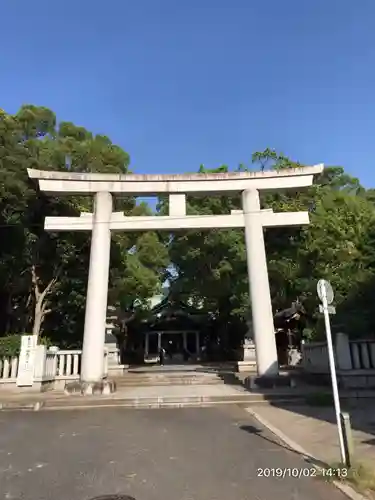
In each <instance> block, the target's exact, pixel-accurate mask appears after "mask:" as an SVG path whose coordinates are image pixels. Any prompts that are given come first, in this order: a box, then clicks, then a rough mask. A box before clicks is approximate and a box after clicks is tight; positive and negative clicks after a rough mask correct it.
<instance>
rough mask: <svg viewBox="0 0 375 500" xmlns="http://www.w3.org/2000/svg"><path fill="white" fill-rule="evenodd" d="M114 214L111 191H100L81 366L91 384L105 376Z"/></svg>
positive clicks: (95, 221) (97, 198) (93, 233)
mask: <svg viewBox="0 0 375 500" xmlns="http://www.w3.org/2000/svg"><path fill="white" fill-rule="evenodd" d="M111 214H112V195H111V193H107V192H100V193H96V196H95V207H94V217H93V228H92V234H91V251H90V267H89V278H88V285H87V297H86V314H85V328H84V334H83V347H82V368H81V381H82V382H88V383H90V382H99V381H101V380H102V379H103V375H104V342H105V330H106V322H107V321H106V320H107V298H108V297H107V296H108V277H109V276H108V275H109V259H110V251H111V231H110V224H109V223H110V219H111Z"/></svg>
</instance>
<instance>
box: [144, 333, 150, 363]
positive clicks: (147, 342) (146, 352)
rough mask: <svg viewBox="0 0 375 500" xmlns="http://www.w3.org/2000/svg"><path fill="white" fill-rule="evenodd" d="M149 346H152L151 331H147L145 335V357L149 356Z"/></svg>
mask: <svg viewBox="0 0 375 500" xmlns="http://www.w3.org/2000/svg"><path fill="white" fill-rule="evenodd" d="M149 346H150V339H149V333H148V332H146V335H145V358H148V355H149V350H150V347H149Z"/></svg>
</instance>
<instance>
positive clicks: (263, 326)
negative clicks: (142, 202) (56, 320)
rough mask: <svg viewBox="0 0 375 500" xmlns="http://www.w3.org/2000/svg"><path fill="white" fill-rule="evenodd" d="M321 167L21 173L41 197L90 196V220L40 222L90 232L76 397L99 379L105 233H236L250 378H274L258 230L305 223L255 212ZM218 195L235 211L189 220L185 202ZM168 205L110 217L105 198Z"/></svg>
mask: <svg viewBox="0 0 375 500" xmlns="http://www.w3.org/2000/svg"><path fill="white" fill-rule="evenodd" d="M322 171H323V165H317V166H315V167H303V168H295V169H283V170H277V171H275V170H272V171H263V172H235V173H216V174H179V175H133V174H91V173H75V172H49V171H44V170H33V169H28V175H29V177H30V178H32V179H37V180H38V182H39V188H40V190H41V191H44V192H47V193H54V194H57V195H61V194H65V195H69V194H70V195H85V194H86V195H92V196H94V197H95V204H94V213H81V216H80V217H46V219H45V229H46V230H47V231H53V232H56V231H91V232H92V236H91V253H90V268H89V279H88V287H87V299H86V314H85V326H84V334H83V347H82V369H81V382H82V388H83V389H82V390H84V391H87V392H90V391H92V387H93V386H94V385H95V384H96V383H98V382H102V380H103V377H104V341H105V328H106V317H107V295H108V276H109V259H110V247H111V231H130V232H134V231H147V230H164V231H170V232H172V231H179V230H186V229H190V230H191V229H192V230H194V229H199V230H200V231H201V230H204V229H210V228H226V229H230V228H244V229H245V242H246V256H247V268H248V278H249V292H250V293H249V295H250V299H251V311H252V325H253V338H254V342H255V351H256V362H257V370H258V375H260V376H274V375H277V374H278V373H279V365H278V358H277V350H276V341H275V334H274V324H273V312H272V304H271V295H270V287H269V282H268V271H267V259H266V251H265V245H264V235H263V230H264V228H270V229H271V228H272V227H277V226H278V227H280V226H300V225H304V224H309V214H308V211H299V212H280V213H274V212H273V210H272V209H262V208H261V204H260V197H259V192H260V191H262V190H268V191H270V190H285V189H299V188H302V187H305V186H310V185H312V183H313V178H314V175H317V174H320V173H321V172H322ZM205 193H209V194H210V196H215V195H219V196H224V195H225V194H231V195H233V194H235V193H241V196H242V210H232V211H231V213H227V214H218V215H195V214H194V215H189V214H187V213H186V195H205ZM116 194H120V195H121V196H124V195H125V196H126V195H127V196H159V195H164V196H168V198H169V215H167V216H146V217H137V216H135V217H126V216H125V215H124V214H123V213H122V212H113V196H115V195H116Z"/></svg>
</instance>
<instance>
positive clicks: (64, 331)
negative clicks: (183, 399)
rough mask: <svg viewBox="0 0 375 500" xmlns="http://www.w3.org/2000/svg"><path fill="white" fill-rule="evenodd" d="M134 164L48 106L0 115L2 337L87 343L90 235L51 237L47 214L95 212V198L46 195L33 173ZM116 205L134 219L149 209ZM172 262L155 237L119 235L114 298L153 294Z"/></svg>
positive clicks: (128, 202) (123, 202) (130, 202)
mask: <svg viewBox="0 0 375 500" xmlns="http://www.w3.org/2000/svg"><path fill="white" fill-rule="evenodd" d="M129 162H130V159H129V155H128V154H127V153H126V152H125V151H123V150H122V149H121V148H120V147H119V146H117V145H115V144H113V143H112V142H111V141H110V139H109V138H108V137H105V136H102V135H93V134H92V133H91V132H89V131H87V130H86V129H85V128H83V127H77V126H75V125H74V124H72V123H68V122H63V123H60V124H57V120H56V117H55V115H54V113H53V112H52V111H50V110H48V109H47V108H43V107H36V106H32V105H27V106H23V107H22V108H21V109H20V110H19V112H18V113H16V114H15V115H9V114H7V113H5V111H2V110H1V111H0V231H1V236H2V245H1V247H0V290H1V292H0V334H2V335H4V334H10V333H13V332H21V333H22V332H27V331H29V332H31V331H33V332H34V333H36V334H40V333H42V332H43V331H44V334H45V335H46V336H48V337H51V338H53V339H54V340H56V341H58V342H59V343H60V344H61V345H66V346H68V345H72V344H77V343H79V342H80V341H81V339H82V332H83V320H84V305H85V294H86V284H87V273H88V265H89V249H90V235H89V234H88V233H80V232H72V233H69V232H66V233H58V234H54V233H46V232H45V231H44V227H43V226H44V217H45V216H46V215H64V216H77V215H79V213H80V212H81V211H91V210H92V200H91V199H90V198H88V197H79V196H72V197H63V196H61V197H57V196H45V195H44V194H43V193H41V192H39V190H38V189H37V186H36V185H35V184H33V183H32V182H31V181H30V180H29V179H28V176H27V168H36V169H40V170H47V169H49V170H60V171H73V172H109V173H111V172H112V173H126V172H128V166H129ZM115 208H116V210H123V211H124V212H125V213H126V214H134V213H136V212H137V211H138V212H139V210H141V211H145V210H146V207H145V206H142V207H141V208H139V207H137V206H136V200H135V199H134V198H126V199H116V207H115ZM152 256H154V257H155V256H157V257H158V258H157V259H156V258H154V260H152V258H151V257H152ZM163 259H164V261H163ZM166 259H167V256H166V252H165V248H164V245H163V244H162V242H160V241H159V238H158V236H157V235H156V234H154V233H149V234H147V236H146V235H142V234H141V235H140V234H129V233H124V234H115V235H113V241H112V248H111V260H112V269H111V277H110V297H112V296H115V297H116V298H117V299H118V298H119V297H121V301H122V302H126V301H127V300H128V297H129V300H134V298H135V296H137V295H139V294H141V295H142V299H144V298H145V297H147V296H151V295H153V294H154V292H155V291H157V289H158V287H159V286H160V279H161V275H162V273H163V272H164V269H163V270H162V271H161V267H163V262H165V265H167V262H166ZM125 298H126V299H125ZM130 298H131V299H130ZM117 299H116V300H117Z"/></svg>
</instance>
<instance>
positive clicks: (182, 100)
mask: <svg viewBox="0 0 375 500" xmlns="http://www.w3.org/2000/svg"><path fill="white" fill-rule="evenodd" d="M374 18H375V2H374V1H373V0H360V1H357V2H355V1H354V0H310V1H307V0H189V1H188V0H136V1H130V0H107V1H103V0H101V1H99V0H91V1H88V0H78V1H77V0H76V1H75V2H73V1H72V0H64V1H63V2H56V1H51V0H49V1H48V2H47V1H46V0H40V1H39V2H37V3H35V2H27V1H21V0H13V1H10V0H4V1H3V2H1V6H0V20H1V21H0V22H1V30H0V44H1V47H2V50H1V54H0V99H1V100H0V107H1V108H3V109H5V110H6V111H7V112H10V113H13V112H15V111H16V110H17V109H18V107H19V106H20V105H21V104H22V103H32V104H37V105H44V106H47V107H50V108H51V109H53V110H54V111H55V112H56V113H57V116H58V119H59V120H68V121H73V122H74V123H76V124H77V125H83V126H85V127H87V128H88V129H90V130H92V131H93V132H96V133H103V134H106V135H108V136H109V137H110V138H111V139H112V140H113V141H114V142H116V143H118V144H120V145H121V146H122V147H123V148H124V149H125V150H126V151H128V152H129V153H130V155H131V159H132V165H131V167H132V169H133V170H134V171H136V172H139V173H177V172H188V171H190V172H191V171H195V170H197V168H198V167H199V165H200V164H201V163H203V164H205V165H206V166H207V167H215V166H218V165H219V164H223V163H225V164H229V165H232V166H237V164H238V163H240V162H244V163H249V161H250V158H251V154H252V153H253V152H254V151H256V150H262V149H264V148H266V147H271V148H275V149H277V150H280V151H282V152H284V153H285V154H287V155H289V156H291V157H292V158H293V159H296V160H298V161H300V162H303V163H307V164H314V163H320V162H324V163H326V164H327V165H342V166H344V167H345V168H346V169H347V170H348V171H349V172H350V173H352V174H354V175H356V176H358V177H359V178H360V179H361V181H362V182H363V183H364V184H365V185H366V186H368V187H370V186H374V187H375V174H374V168H373V162H374V158H373V157H374V146H373V145H372V144H373V140H372V139H371V138H372V137H373V135H374V124H375V64H374V63H375V30H374V27H373V21H374Z"/></svg>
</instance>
